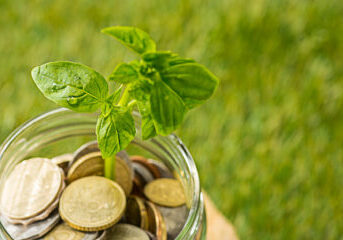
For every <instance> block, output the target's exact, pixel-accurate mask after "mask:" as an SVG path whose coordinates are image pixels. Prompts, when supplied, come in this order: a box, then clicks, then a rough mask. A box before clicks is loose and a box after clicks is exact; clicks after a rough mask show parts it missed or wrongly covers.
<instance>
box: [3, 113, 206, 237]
mask: <svg viewBox="0 0 343 240" xmlns="http://www.w3.org/2000/svg"><path fill="white" fill-rule="evenodd" d="M63 113H72V111H71V110H69V109H67V108H57V109H54V110H51V111H48V112H45V113H42V114H40V115H38V116H36V117H34V118H32V119H30V120H28V121H26V122H25V123H23V124H22V125H20V126H19V127H17V128H16V129H15V130H14V131H13V132H12V133H11V134H10V135H9V136H8V137H7V138H6V139H5V140H4V142H3V143H2V144H1V145H0V161H1V160H2V158H3V155H4V153H5V152H6V150H7V149H8V148H9V146H10V145H11V144H12V143H13V142H14V141H15V140H16V138H17V137H18V136H20V134H21V133H23V132H25V131H26V130H28V129H29V128H30V127H32V126H33V125H35V124H37V123H39V122H40V121H43V120H45V119H46V118H48V117H50V116H54V115H58V114H63ZM79 114H80V113H79ZM81 114H82V113H81ZM133 114H134V117H139V118H140V115H139V113H138V112H135V111H134V112H133ZM159 137H160V136H159ZM163 138H165V139H167V140H169V143H170V144H172V145H173V147H175V148H176V149H177V151H179V153H180V154H181V155H182V158H183V159H184V162H185V164H186V166H187V168H188V170H189V171H190V175H191V178H192V182H193V193H192V194H191V195H192V199H191V201H190V210H189V214H188V217H187V220H186V222H185V224H184V226H183V229H182V230H181V232H180V233H179V235H178V236H177V238H176V239H175V240H181V239H186V237H187V236H194V235H195V234H196V231H197V224H198V222H201V221H202V219H201V217H199V216H200V215H201V216H202V215H203V212H204V206H203V199H202V195H201V188H200V179H199V175H198V171H197V168H196V165H195V162H194V160H193V158H192V155H191V154H190V152H189V151H188V149H187V147H186V146H185V145H184V144H183V142H182V141H181V139H180V138H179V137H178V136H177V135H175V134H170V135H169V136H166V137H163ZM199 213H200V214H199ZM0 227H1V229H2V230H4V231H5V232H6V230H5V228H4V227H3V225H2V223H1V222H0ZM6 234H7V233H6ZM1 235H2V234H1ZM1 235H0V236H1ZM7 236H8V237H9V235H8V234H7ZM10 239H11V238H10Z"/></svg>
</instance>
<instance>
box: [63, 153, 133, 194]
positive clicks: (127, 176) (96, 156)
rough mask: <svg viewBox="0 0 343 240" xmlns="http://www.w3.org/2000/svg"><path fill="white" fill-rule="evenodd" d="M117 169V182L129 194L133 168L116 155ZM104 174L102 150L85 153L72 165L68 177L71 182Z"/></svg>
mask: <svg viewBox="0 0 343 240" xmlns="http://www.w3.org/2000/svg"><path fill="white" fill-rule="evenodd" d="M115 171H116V174H115V179H116V182H117V183H118V184H119V185H120V186H121V187H122V188H123V189H124V191H125V194H126V195H127V196H128V195H129V194H130V192H131V190H132V178H133V176H132V170H131V169H130V167H129V165H128V164H127V163H126V161H124V160H123V159H121V158H120V157H118V156H116V164H115ZM103 175H104V160H103V158H102V155H101V152H91V153H87V154H86V155H83V156H82V157H81V158H79V159H78V160H76V161H75V162H74V164H73V165H71V166H70V169H69V171H68V177H67V178H68V182H69V183H70V182H73V181H75V180H77V179H79V178H82V177H86V176H103Z"/></svg>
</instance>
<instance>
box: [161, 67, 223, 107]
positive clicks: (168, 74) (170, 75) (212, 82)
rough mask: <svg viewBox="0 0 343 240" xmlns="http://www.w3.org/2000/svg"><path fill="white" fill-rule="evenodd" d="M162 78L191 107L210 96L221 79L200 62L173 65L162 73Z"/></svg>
mask: <svg viewBox="0 0 343 240" xmlns="http://www.w3.org/2000/svg"><path fill="white" fill-rule="evenodd" d="M161 78H162V80H163V82H165V83H166V84H167V85H168V86H169V87H170V88H171V89H173V90H174V91H175V92H176V93H177V94H178V95H179V96H180V97H181V98H182V100H183V102H184V103H185V105H186V106H187V108H189V109H191V108H194V107H195V106H197V105H199V104H202V103H203V102H205V101H206V100H207V99H208V98H210V97H211V96H212V94H213V92H214V91H215V89H216V88H217V85H218V82H219V80H218V79H217V77H216V76H214V75H213V74H212V73H211V72H210V71H209V70H207V69H206V68H205V67H204V66H202V65H200V64H198V63H185V64H178V65H174V66H171V67H169V68H167V69H165V71H163V72H162V73H161Z"/></svg>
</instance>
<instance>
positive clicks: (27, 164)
mask: <svg viewBox="0 0 343 240" xmlns="http://www.w3.org/2000/svg"><path fill="white" fill-rule="evenodd" d="M62 183H63V175H62V174H61V170H60V168H59V167H58V166H56V165H55V164H53V163H52V162H51V161H50V160H49V159H44V158H33V159H29V160H26V161H23V162H21V163H19V164H18V165H17V166H16V167H15V168H14V170H13V171H12V172H11V174H10V175H9V177H8V178H7V179H6V182H5V184H4V188H3V189H2V193H1V200H0V210H1V213H2V214H4V215H5V216H6V217H8V218H12V219H28V218H31V217H33V216H35V215H38V214H39V213H41V212H43V211H44V210H45V209H47V208H48V207H49V206H50V205H51V204H52V203H53V202H54V201H55V199H56V198H57V195H58V193H59V191H60V188H61V186H62Z"/></svg>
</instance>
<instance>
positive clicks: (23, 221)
mask: <svg viewBox="0 0 343 240" xmlns="http://www.w3.org/2000/svg"><path fill="white" fill-rule="evenodd" d="M60 171H61V172H62V169H61V170H60ZM65 186H66V184H65V182H64V181H63V185H62V187H61V189H60V191H59V193H58V197H57V198H56V199H55V201H54V202H53V203H52V204H51V205H50V206H49V207H48V208H47V209H45V210H44V211H43V212H41V213H40V214H38V215H36V216H34V217H31V218H27V219H11V218H7V221H8V222H9V223H11V224H21V225H25V226H27V225H29V224H32V223H35V222H37V221H41V220H44V219H46V218H47V217H48V216H49V215H50V213H51V212H53V211H54V210H55V209H56V208H57V206H58V203H59V201H60V196H61V194H62V192H63V190H64V188H65Z"/></svg>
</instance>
